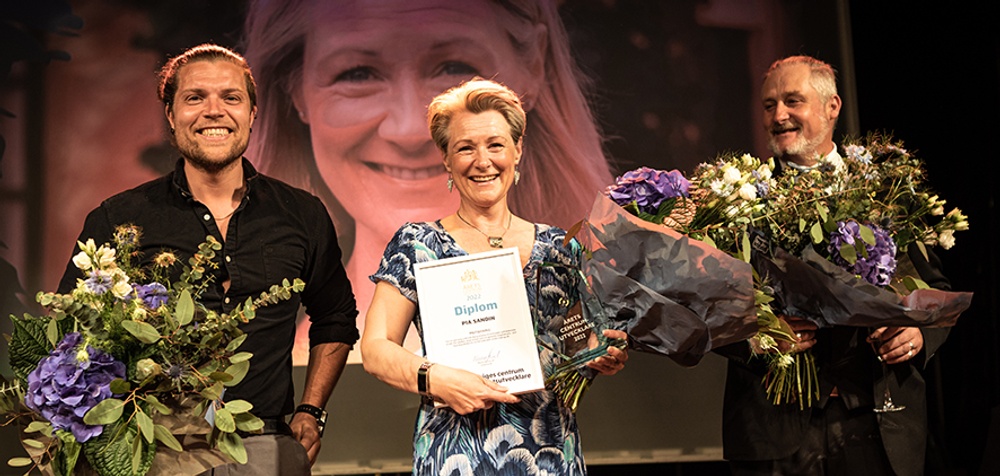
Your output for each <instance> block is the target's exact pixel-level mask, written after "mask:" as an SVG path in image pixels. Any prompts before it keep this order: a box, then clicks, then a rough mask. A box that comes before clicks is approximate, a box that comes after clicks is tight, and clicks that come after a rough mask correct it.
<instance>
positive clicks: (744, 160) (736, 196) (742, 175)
mask: <svg viewBox="0 0 1000 476" xmlns="http://www.w3.org/2000/svg"><path fill="white" fill-rule="evenodd" d="M773 171H774V160H773V159H771V160H768V161H767V162H765V163H762V162H761V161H760V159H758V158H756V157H753V156H751V155H750V154H743V155H742V156H739V157H735V156H734V157H729V158H720V160H719V161H718V162H716V163H715V164H701V165H700V166H698V169H697V170H696V171H695V174H696V177H695V179H694V181H695V182H697V183H698V185H699V186H700V187H703V188H707V189H709V190H711V192H712V193H713V194H714V195H715V196H716V197H718V198H720V199H721V200H722V202H723V203H724V204H725V213H726V215H727V216H729V217H731V218H733V219H734V222H735V223H739V224H743V223H744V222H747V221H748V220H749V216H750V215H751V214H753V213H754V212H758V211H760V210H761V209H763V206H764V205H763V202H762V200H761V199H763V198H765V197H766V196H767V193H768V191H769V190H771V189H772V188H773V187H774V181H773V179H772V176H773Z"/></svg>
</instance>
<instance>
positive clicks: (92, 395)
mask: <svg viewBox="0 0 1000 476" xmlns="http://www.w3.org/2000/svg"><path fill="white" fill-rule="evenodd" d="M79 345H80V333H78V332H73V333H69V334H66V336H65V337H63V340H62V341H61V342H59V345H57V346H56V348H55V349H53V350H52V352H50V353H49V356H48V357H45V358H44V359H42V360H41V361H40V362H39V363H38V366H37V367H35V370H32V371H31V373H30V374H28V392H27V393H26V395H25V396H24V403H25V405H27V406H28V408H31V409H32V410H34V411H36V412H38V413H39V414H41V415H42V417H43V418H45V419H46V420H48V421H49V422H50V423H52V427H53V428H55V429H56V430H68V431H70V432H71V433H73V436H74V437H75V438H76V440H77V441H78V442H80V443H83V442H85V441H87V440H89V439H91V438H93V437H95V436H99V435H100V434H101V432H102V431H103V430H104V427H103V426H101V425H88V424H86V423H84V422H83V416H84V415H85V414H86V413H87V412H88V411H90V409H91V408H93V407H94V406H95V405H97V404H98V403H100V402H101V401H102V400H104V399H106V398H108V397H111V396H112V394H111V385H110V384H111V381H112V380H114V379H116V378H124V377H125V364H123V363H121V362H118V361H117V360H115V359H114V357H112V356H111V355H110V354H107V353H105V352H102V351H100V350H97V349H95V348H93V347H90V346H87V352H86V355H87V358H86V359H84V360H78V356H79V354H80V353H79V352H78V347H79Z"/></svg>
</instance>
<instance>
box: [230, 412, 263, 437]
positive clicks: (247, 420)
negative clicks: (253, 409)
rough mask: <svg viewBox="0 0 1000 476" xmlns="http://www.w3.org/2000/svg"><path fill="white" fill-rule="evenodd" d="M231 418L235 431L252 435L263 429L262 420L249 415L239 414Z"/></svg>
mask: <svg viewBox="0 0 1000 476" xmlns="http://www.w3.org/2000/svg"><path fill="white" fill-rule="evenodd" d="M233 418H235V419H236V429H238V430H240V431H246V432H249V433H253V432H256V431H258V430H262V429H263V428H264V420H261V419H260V418H257V417H255V416H253V415H252V414H250V413H239V414H236V415H233Z"/></svg>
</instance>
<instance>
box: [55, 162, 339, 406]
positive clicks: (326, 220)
mask: <svg viewBox="0 0 1000 476" xmlns="http://www.w3.org/2000/svg"><path fill="white" fill-rule="evenodd" d="M243 170H244V178H245V182H246V193H245V195H244V198H243V201H242V202H241V203H240V205H239V207H238V208H237V209H236V212H235V213H234V214H233V216H232V218H231V219H230V220H229V227H228V229H227V230H226V240H225V241H223V240H222V234H221V233H220V232H219V229H218V227H217V226H216V224H215V219H214V217H213V216H212V213H211V211H209V209H208V207H206V206H205V205H204V204H202V203H200V202H198V201H197V200H195V199H194V197H193V196H192V195H191V192H190V189H189V187H188V183H187V178H186V176H185V174H184V161H183V159H181V160H179V161H178V162H177V167H176V169H175V170H174V172H172V173H170V174H167V175H166V176H164V177H161V178H159V179H156V180H153V181H150V182H147V183H145V184H143V185H140V186H139V187H136V188H134V189H132V190H129V191H126V192H122V193H120V194H118V195H115V196H113V197H111V198H109V199H107V200H105V201H104V202H103V203H102V204H101V205H100V206H99V207H98V208H96V209H95V210H94V211H92V212H90V214H89V215H87V220H86V222H85V223H84V226H83V231H82V232H81V233H80V240H81V241H86V240H87V239H88V238H93V239H94V241H95V242H96V243H97V244H98V245H100V244H101V243H112V239H113V233H114V229H115V227H116V226H118V225H122V224H127V223H131V224H134V225H137V226H139V227H141V228H142V238H141V242H140V249H139V251H140V252H141V253H142V255H141V261H140V263H139V264H140V265H142V266H145V265H148V264H149V262H150V261H151V260H152V259H153V258H154V257H155V256H156V254H157V253H159V252H160V251H163V250H169V251H174V252H175V253H176V254H177V257H178V258H179V259H180V260H181V262H182V263H187V261H188V258H190V257H191V256H192V255H193V254H194V253H195V252H196V251H197V249H198V245H199V244H201V243H203V242H204V241H205V238H206V237H207V236H208V235H212V236H214V237H215V238H216V239H217V240H218V241H219V242H221V243H223V247H222V250H221V251H220V252H219V253H218V255H217V260H216V261H217V262H218V264H219V267H218V269H214V270H212V269H208V270H207V272H211V273H214V274H215V279H214V280H213V281H212V283H211V285H210V286H209V287H208V289H207V290H206V291H205V292H204V294H202V297H201V302H202V303H203V304H204V305H205V306H206V307H207V308H209V309H213V310H215V311H218V312H226V313H228V312H231V311H232V310H233V308H235V307H236V305H238V304H240V303H242V302H244V301H246V300H247V298H248V297H249V298H257V297H258V296H260V293H261V292H264V291H266V290H267V289H268V288H270V286H271V285H273V284H279V283H281V280H282V279H286V278H287V279H288V280H292V279H294V278H301V279H302V280H303V281H305V283H306V287H305V290H304V291H303V292H302V293H301V294H293V295H292V299H290V300H287V301H282V302H280V303H277V304H272V305H268V306H266V307H262V308H260V309H258V310H257V313H256V317H255V318H254V319H253V320H251V321H250V322H249V323H247V324H244V325H243V326H242V329H243V331H244V332H246V333H247V339H246V341H245V342H244V343H243V345H242V346H241V347H240V350H241V351H248V352H252V353H253V358H252V359H251V361H250V370H249V372H248V373H247V375H246V377H245V378H244V379H243V381H242V382H241V383H240V384H238V385H236V386H234V387H231V388H229V389H227V390H226V395H225V399H226V400H235V399H245V400H247V401H249V402H250V403H252V404H253V406H254V409H253V413H254V414H255V415H256V416H258V417H261V418H273V417H279V416H282V415H286V414H290V413H292V411H293V410H294V406H295V403H294V387H293V382H292V344H293V341H294V337H295V327H296V315H297V313H298V310H299V304H300V303H301V304H303V305H304V306H305V311H306V313H307V314H308V315H309V318H310V320H311V321H312V323H311V327H310V331H309V340H310V345H311V346H315V345H317V344H322V343H328V342H342V343H345V344H348V345H353V344H354V343H355V342H356V341H357V339H358V330H357V326H356V324H355V318H356V317H357V314H358V311H357V306H356V304H355V301H354V294H353V292H352V291H351V283H350V281H349V280H348V279H347V274H346V272H345V271H344V267H343V265H342V263H341V251H340V247H339V245H338V244H337V235H336V232H335V231H334V227H333V223H332V221H331V220H330V216H329V214H328V213H327V211H326V208H325V207H324V205H323V203H322V202H320V200H319V199H318V198H316V197H315V196H313V195H311V194H309V193H308V192H305V191H303V190H300V189H297V188H294V187H291V186H289V185H287V184H285V183H283V182H280V181H278V180H275V179H272V178H270V177H267V176H264V175H261V174H259V173H257V171H256V170H255V169H254V168H253V166H252V165H251V164H250V162H249V161H247V160H246V159H243ZM74 254H75V252H74ZM179 274H180V266H177V267H176V274H175V275H174V276H172V279H177V278H178V276H179ZM81 277H82V273H81V271H80V270H79V269H77V268H76V266H74V265H73V263H72V262H70V263H69V264H68V265H67V268H66V272H65V274H64V275H63V277H62V280H61V281H60V284H59V292H62V293H67V292H69V291H70V290H72V289H73V288H74V287H75V286H76V281H77V279H78V278H81ZM227 279H228V280H230V285H229V289H228V291H226V290H224V289H223V285H222V283H223V282H225V281H226V280H227Z"/></svg>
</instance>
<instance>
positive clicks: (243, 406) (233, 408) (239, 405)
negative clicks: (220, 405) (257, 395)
mask: <svg viewBox="0 0 1000 476" xmlns="http://www.w3.org/2000/svg"><path fill="white" fill-rule="evenodd" d="M226 410H229V412H230V413H232V414H234V415H237V414H240V413H246V412H249V411H250V410H253V404H252V403H250V402H248V401H246V400H233V401H231V402H226Z"/></svg>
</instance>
